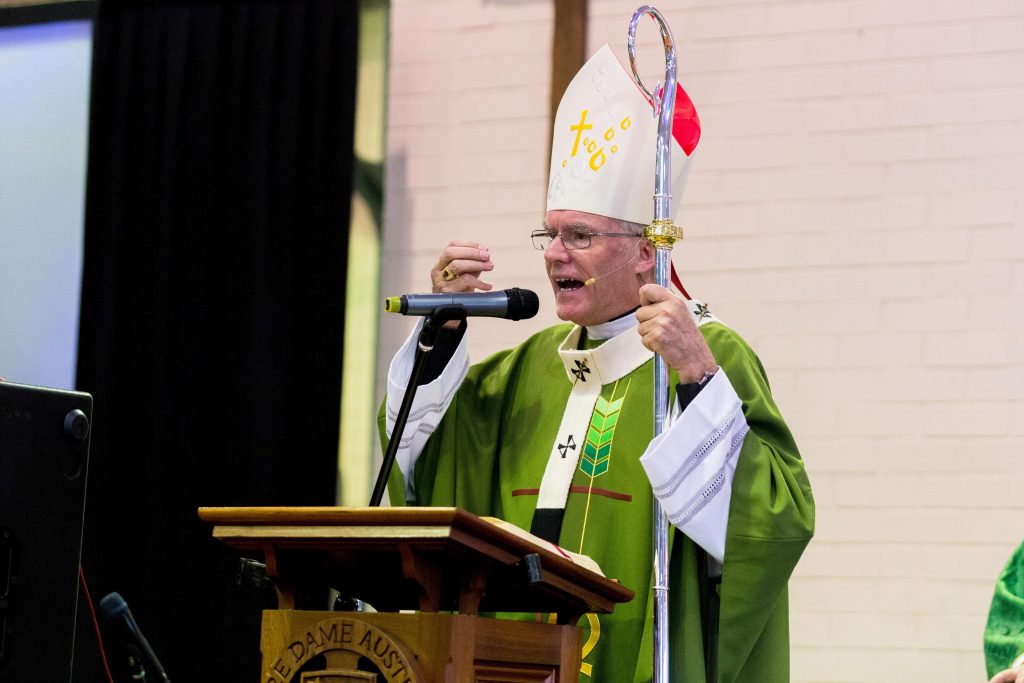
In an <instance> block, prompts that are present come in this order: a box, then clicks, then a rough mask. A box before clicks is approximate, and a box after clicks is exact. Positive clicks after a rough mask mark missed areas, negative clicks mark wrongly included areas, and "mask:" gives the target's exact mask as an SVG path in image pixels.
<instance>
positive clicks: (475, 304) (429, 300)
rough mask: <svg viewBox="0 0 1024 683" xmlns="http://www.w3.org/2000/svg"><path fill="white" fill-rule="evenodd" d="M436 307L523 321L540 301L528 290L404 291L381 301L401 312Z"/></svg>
mask: <svg viewBox="0 0 1024 683" xmlns="http://www.w3.org/2000/svg"><path fill="white" fill-rule="evenodd" d="M439 306H459V307H461V308H462V309H463V310H464V311H466V315H467V316H484V317H490V318H507V319H508V320H522V319H524V318H532V317H533V316H535V315H537V310H538V309H539V308H540V301H539V300H538V299H537V295H536V294H535V293H534V292H532V291H530V290H529V289H520V288H519V287H513V288H512V289H503V290H500V291H497V292H465V293H459V294H403V295H402V296H390V297H388V298H387V299H385V300H384V310H385V311H387V312H389V313H401V314H402V315H430V314H431V313H433V312H434V309H435V308H437V307H439Z"/></svg>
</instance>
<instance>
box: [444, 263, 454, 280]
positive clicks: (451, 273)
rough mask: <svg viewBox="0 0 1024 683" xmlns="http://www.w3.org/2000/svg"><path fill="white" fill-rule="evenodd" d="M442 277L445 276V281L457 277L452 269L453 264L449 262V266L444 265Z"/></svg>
mask: <svg viewBox="0 0 1024 683" xmlns="http://www.w3.org/2000/svg"><path fill="white" fill-rule="evenodd" d="M441 277H443V278H444V281H445V282H451V281H452V280H454V279H455V278H456V277H457V276H456V275H455V271H454V270H452V264H450V263H449V264H448V265H447V266H445V267H444V270H442V271H441Z"/></svg>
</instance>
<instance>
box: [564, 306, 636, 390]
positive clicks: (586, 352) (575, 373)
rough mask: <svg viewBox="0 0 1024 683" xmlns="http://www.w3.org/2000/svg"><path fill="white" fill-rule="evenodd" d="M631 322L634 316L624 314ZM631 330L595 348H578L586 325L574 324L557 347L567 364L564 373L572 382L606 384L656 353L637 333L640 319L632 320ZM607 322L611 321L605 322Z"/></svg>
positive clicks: (624, 374)
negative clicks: (645, 345)
mask: <svg viewBox="0 0 1024 683" xmlns="http://www.w3.org/2000/svg"><path fill="white" fill-rule="evenodd" d="M625 318H626V320H627V322H629V321H630V320H631V318H632V316H626V317H625ZM631 322H632V325H630V327H629V329H632V330H633V332H632V333H628V330H626V332H627V334H618V335H616V336H615V337H612V338H611V339H609V340H608V341H606V342H605V343H604V344H601V345H600V346H598V347H597V348H594V349H579V348H577V346H578V345H579V341H580V334H581V333H582V332H583V328H582V327H580V326H579V325H576V326H574V327H573V328H572V329H571V330H570V331H569V334H568V335H567V336H566V337H565V339H564V340H563V341H562V343H561V345H559V347H558V355H559V357H560V358H561V360H562V365H563V366H565V374H566V377H567V378H568V379H569V381H570V382H572V383H573V385H576V384H578V383H580V382H583V383H584V384H586V383H587V382H588V380H591V384H596V385H597V386H599V387H600V386H603V385H605V384H609V383H611V382H614V381H615V380H617V379H619V378H620V377H625V376H626V375H628V374H629V373H631V372H633V371H634V370H636V369H637V368H638V367H640V366H641V365H643V364H644V363H646V362H647V361H649V360H650V359H651V358H652V357H653V356H654V353H653V352H651V351H650V350H648V349H647V348H645V347H644V345H643V342H642V341H641V340H640V335H639V334H637V333H636V327H637V326H638V325H639V323H638V322H637V321H636V319H635V318H632V320H631ZM605 324H606V325H607V324H609V323H605Z"/></svg>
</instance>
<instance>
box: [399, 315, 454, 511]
mask: <svg viewBox="0 0 1024 683" xmlns="http://www.w3.org/2000/svg"><path fill="white" fill-rule="evenodd" d="M421 329H423V320H422V319H420V321H419V322H418V323H417V324H416V327H414V328H413V330H412V332H411V333H410V334H409V337H408V338H407V339H406V340H405V343H404V344H402V348H400V349H399V350H398V353H396V354H395V357H394V358H392V359H391V365H390V367H389V368H388V395H387V403H386V408H385V419H386V421H385V424H386V426H387V432H388V436H389V438H390V436H391V433H392V432H393V431H394V429H395V419H396V418H397V417H398V410H399V408H401V406H402V399H403V398H404V397H405V390H406V387H407V386H408V385H409V377H410V376H411V375H412V366H413V363H414V361H415V360H416V342H417V340H418V339H419V336H420V330H421ZM468 370H469V352H468V350H467V344H466V335H463V336H462V340H461V341H460V342H459V345H458V347H456V349H455V353H454V354H453V355H452V357H451V359H450V360H449V361H448V364H447V365H446V366H445V368H444V371H442V372H441V376H440V377H438V378H436V379H435V380H434V381H432V382H430V383H429V384H423V385H421V386H420V387H419V388H418V389H417V390H416V398H415V399H414V400H413V402H412V408H411V409H410V410H409V420H408V422H406V425H405V430H404V431H403V433H402V439H401V441H399V445H398V453H397V455H396V456H395V460H396V462H397V463H398V468H399V469H400V470H401V471H402V477H404V478H405V497H406V499H407V500H410V501H412V500H415V497H416V494H415V492H414V491H413V486H412V472H413V468H414V467H415V465H416V460H417V459H418V458H419V457H420V453H422V452H423V448H424V446H425V445H426V443H427V439H429V438H430V435H431V434H433V433H434V430H435V429H437V425H438V424H440V422H441V418H442V417H444V413H445V411H446V410H448V406H449V405H450V404H451V402H452V399H453V398H454V397H455V392H456V391H458V389H459V386H461V385H462V380H464V379H465V378H466V372H467V371H468Z"/></svg>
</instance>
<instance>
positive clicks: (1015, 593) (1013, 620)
mask: <svg viewBox="0 0 1024 683" xmlns="http://www.w3.org/2000/svg"><path fill="white" fill-rule="evenodd" d="M1022 656H1024V543H1021V544H1020V546H1018V548H1017V550H1016V552H1014V553H1013V555H1012V556H1011V557H1010V560H1009V561H1008V562H1007V563H1006V567H1004V568H1003V572H1002V574H1000V575H999V580H998V581H997V582H996V590H995V595H993V596H992V606H991V607H990V608H989V611H988V623H987V624H986V625H985V667H986V669H988V676H989V678H991V677H992V676H995V675H996V674H997V673H999V672H1000V671H1003V670H1004V669H1009V668H1010V667H1011V666H1012V665H1014V664H1016V665H1017V666H1020V663H1018V662H1017V660H1018V659H1019V658H1021V657H1022Z"/></svg>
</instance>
